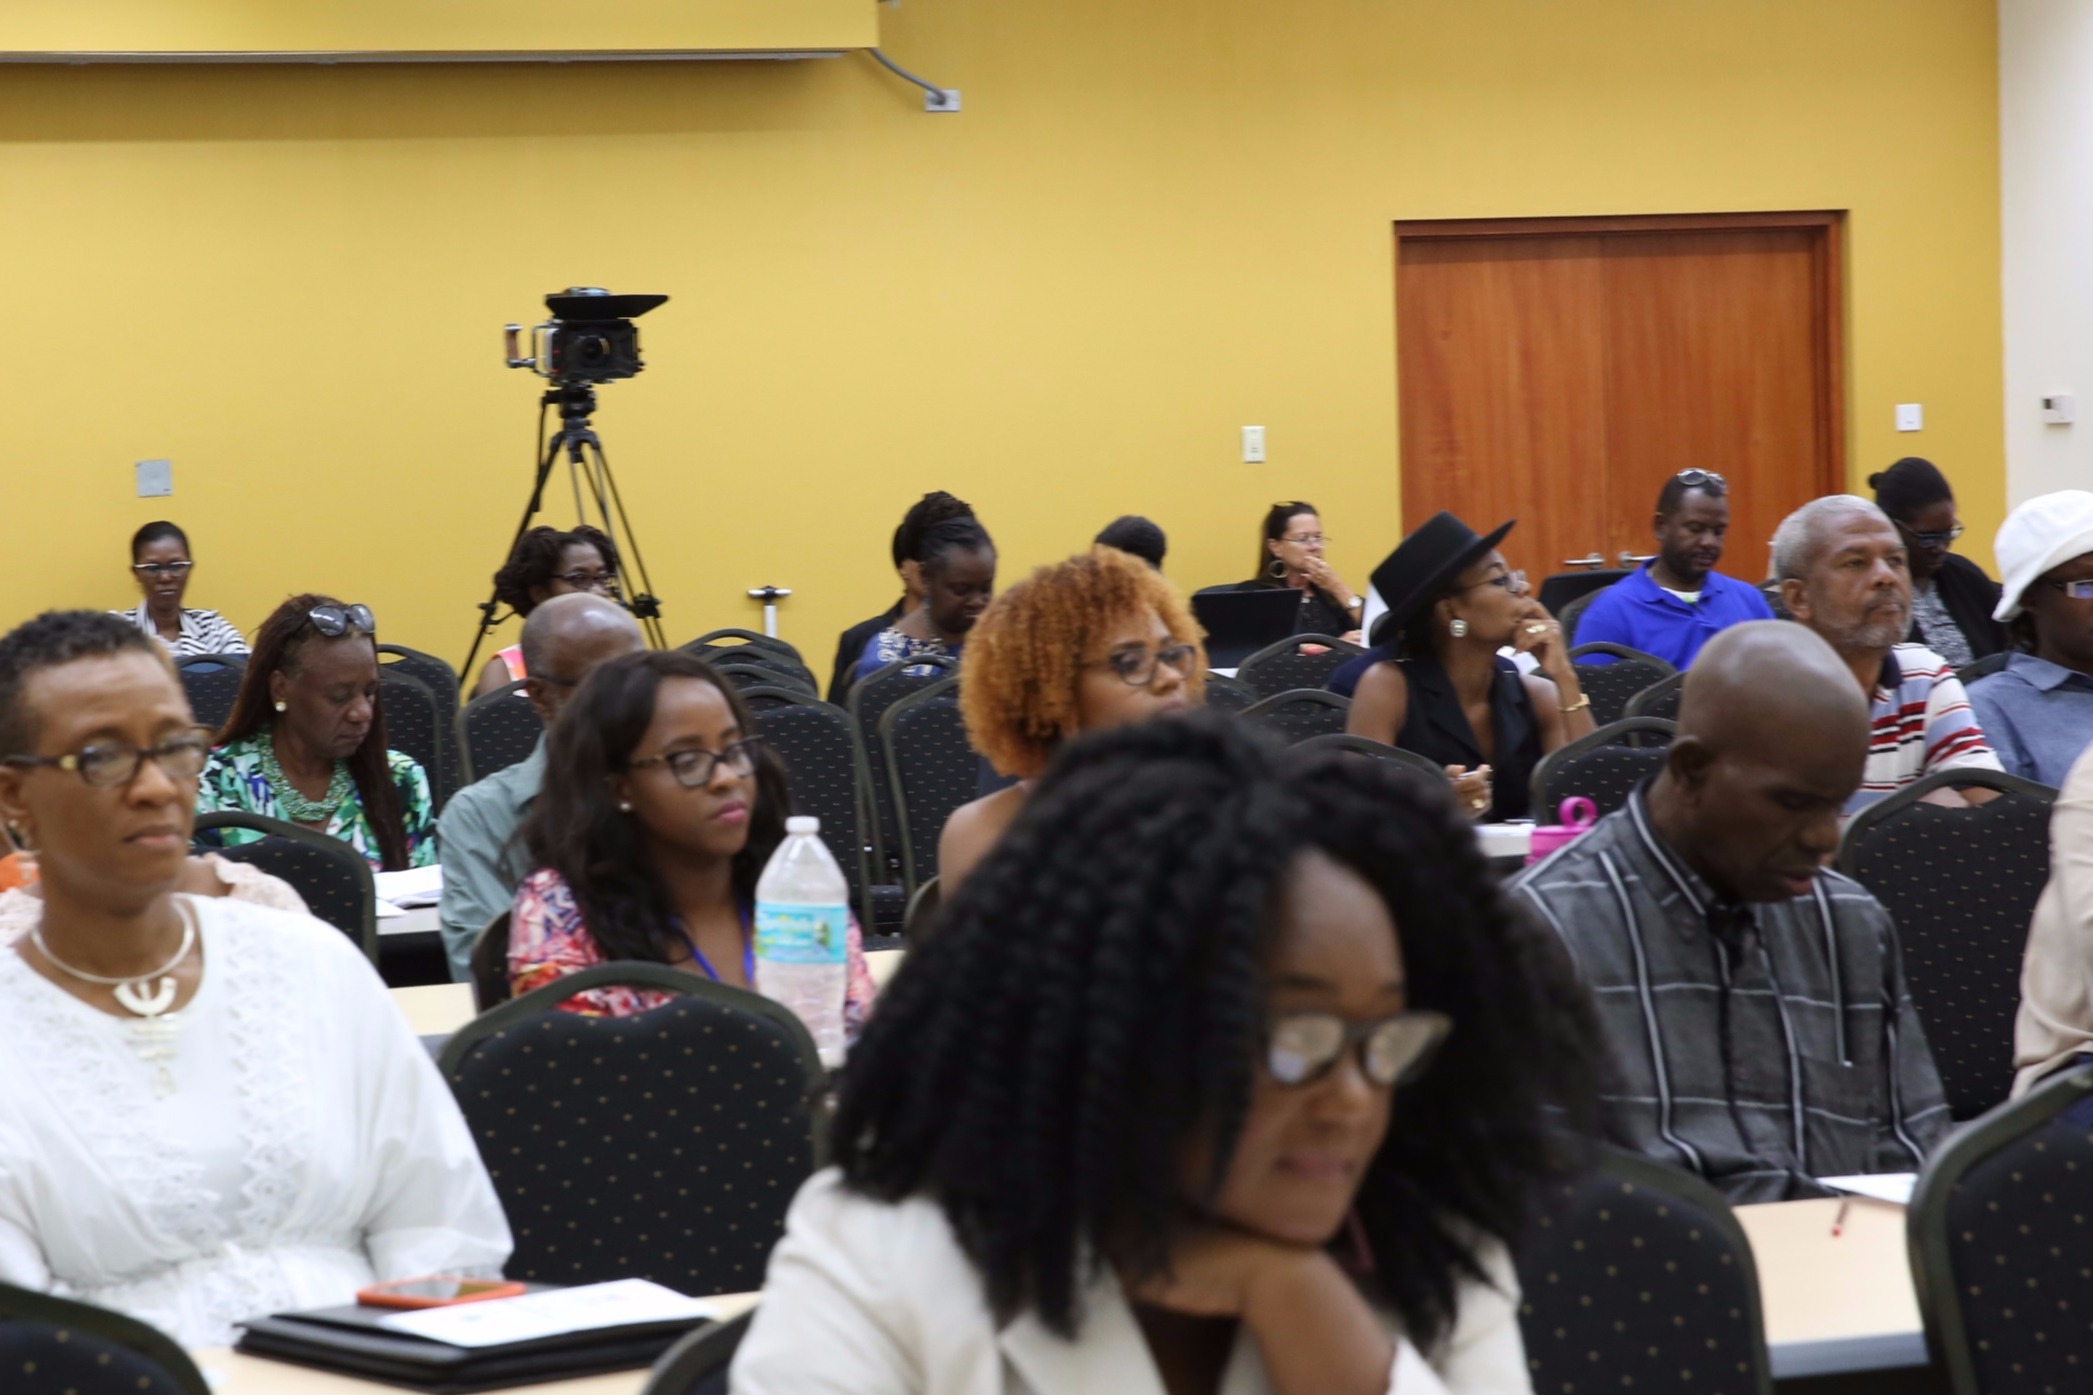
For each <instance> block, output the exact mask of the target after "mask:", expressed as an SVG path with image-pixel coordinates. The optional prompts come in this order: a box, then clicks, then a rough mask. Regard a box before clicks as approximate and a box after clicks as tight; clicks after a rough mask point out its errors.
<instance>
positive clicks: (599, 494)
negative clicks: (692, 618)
mask: <svg viewBox="0 0 2093 1395" xmlns="http://www.w3.org/2000/svg"><path fill="white" fill-rule="evenodd" d="M588 445H589V447H590V448H591V449H593V450H594V451H595V453H596V460H595V464H596V466H597V467H598V468H597V469H596V470H594V471H591V472H590V474H589V488H590V489H591V490H592V491H593V492H594V493H595V495H596V507H597V508H598V509H599V510H601V511H602V513H603V524H604V531H606V532H608V533H610V534H611V536H612V538H613V539H615V538H616V537H617V535H618V533H619V532H623V533H624V534H625V541H624V544H623V545H624V547H625V549H626V554H625V555H626V556H628V557H630V558H631V559H632V569H633V571H634V572H635V573H636V574H637V575H638V577H639V583H640V589H639V594H638V595H636V596H634V597H633V598H632V599H633V602H634V613H635V614H638V615H640V623H641V624H642V625H644V626H645V627H646V631H647V641H648V643H650V644H652V645H653V646H654V647H655V648H656V649H666V648H668V647H669V643H668V636H667V634H666V633H665V632H664V631H663V629H662V626H661V602H660V601H659V600H658V599H656V597H655V595H654V582H653V579H652V578H651V577H649V576H648V575H647V559H646V558H644V557H642V556H641V555H640V540H639V535H638V534H637V533H634V532H633V531H632V520H631V519H630V518H629V517H627V516H626V513H625V499H624V496H623V495H621V494H620V493H619V492H618V477H617V476H616V475H614V474H612V473H611V469H610V457H609V456H607V455H605V454H604V453H603V442H601V441H599V440H596V439H594V437H593V436H592V437H591V438H590V440H589V442H588ZM606 487H607V488H608V489H609V490H610V498H609V500H607V501H606V500H605V499H604V497H603V491H604V489H605V488H606ZM613 510H615V511H616V518H617V523H616V526H615V527H613V526H612V523H611V519H612V513H613ZM642 611H644V612H646V613H645V614H640V612H642Z"/></svg>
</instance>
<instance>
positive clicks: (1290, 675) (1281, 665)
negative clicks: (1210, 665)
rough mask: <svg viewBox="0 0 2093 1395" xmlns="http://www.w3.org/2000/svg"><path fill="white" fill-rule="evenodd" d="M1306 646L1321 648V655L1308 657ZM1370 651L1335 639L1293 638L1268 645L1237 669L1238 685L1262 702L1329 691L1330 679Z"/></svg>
mask: <svg viewBox="0 0 2093 1395" xmlns="http://www.w3.org/2000/svg"><path fill="white" fill-rule="evenodd" d="M1304 644H1309V645H1316V646H1319V647H1320V648H1321V650H1322V652H1321V653H1319V654H1304V653H1302V652H1301V646H1302V645H1304ZM1365 652H1366V651H1365V650H1364V649H1361V648H1360V647H1359V646H1358V645H1356V644H1352V643H1349V642H1348V641H1345V640H1342V639H1339V638H1337V637H1336V636H1335V635H1313V634H1311V635H1293V636H1291V637H1290V638H1287V639H1282V640H1280V641H1279V642H1278V643H1277V644H1268V645H1266V646H1265V647H1264V648H1262V649H1260V650H1258V651H1257V652H1256V653H1255V654H1252V655H1251V656H1250V657H1249V658H1247V659H1245V660H1243V662H1242V663H1240V664H1238V665H1237V666H1236V671H1235V676H1236V681H1237V682H1239V683H1242V684H1243V685H1244V686H1246V687H1248V688H1249V689H1250V691H1252V692H1254V693H1256V694H1257V695H1258V697H1260V698H1268V697H1276V696H1278V695H1279V694H1280V693H1290V692H1293V691H1294V690H1295V689H1297V688H1323V687H1328V686H1329V683H1330V675H1331V674H1333V673H1335V672H1337V670H1338V669H1340V668H1342V667H1344V665H1345V664H1347V663H1348V662H1350V661H1351V658H1352V656H1353V655H1355V654H1364V653H1365Z"/></svg>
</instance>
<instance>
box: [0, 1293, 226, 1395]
mask: <svg viewBox="0 0 2093 1395" xmlns="http://www.w3.org/2000/svg"><path fill="white" fill-rule="evenodd" d="M0 1390H5V1391H6V1392H7V1395H104V1392H108V1393H109V1395H114V1392H117V1391H121V1392H123V1395H211V1387H210V1384H209V1383H208V1382H207V1381H205V1380H204V1377H203V1372H201V1371H199V1370H198V1369H197V1368H196V1363H195V1362H194V1361H193V1360H191V1359H190V1357H189V1353H187V1352H186V1351H183V1350H182V1348H181V1347H180V1346H179V1345H177V1344H176V1342H175V1340H174V1339H173V1338H172V1337H169V1336H168V1335H167V1334H166V1333H164V1332H162V1331H160V1330H159V1329H158V1328H155V1327H149V1326H147V1325H146V1324H145V1323H142V1322H140V1321H138V1320H137V1319H136V1318H131V1317H126V1316H124V1315H123V1314H122V1313H116V1312H111V1311H110V1310H109V1309H107V1308H98V1307H95V1306H94V1305H93V1304H91V1303H81V1302H78V1301H76V1300H74V1299H71V1298H59V1297H56V1296H55V1295H52V1294H48V1293H38V1292H35V1291H34V1290H31V1289H26V1288H17V1287H16V1286H15V1285H13V1284H0Z"/></svg>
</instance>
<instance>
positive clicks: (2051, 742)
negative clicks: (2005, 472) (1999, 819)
mask: <svg viewBox="0 0 2093 1395" xmlns="http://www.w3.org/2000/svg"><path fill="white" fill-rule="evenodd" d="M1992 552H1993V554H1994V555H1995V556H1997V558H1998V559H1999V571H2000V572H2001V573H2002V574H2003V575H2004V576H2005V578H2006V584H2005V586H2004V587H2003V588H2002V590H2001V594H2000V597H1999V608H1998V614H1999V618H2000V619H2001V620H2003V621H2005V622H2006V629H2007V633H2008V634H2009V635H2010V636H2011V637H2012V642H2013V652H2012V653H2011V654H2010V655H2008V656H2007V658H2006V662H2005V667H2003V668H2001V669H1999V670H1998V671H1997V672H1995V673H1991V674H1987V675H1985V676H1984V677H1982V678H1979V679H1977V680H1976V681H1975V682H1974V683H1971V684H1970V685H1969V702H1970V710H1971V711H1972V712H1973V713H1974V714H1975V715H1976V719H1977V725H1978V726H1980V727H1982V728H1983V730H1984V739H1985V740H1986V741H1987V742H1988V743H1989V744H1990V746H1991V749H1992V750H1994V751H1996V752H1997V753H1998V758H1999V764H2000V765H2002V766H2004V767H2005V769H2006V772H2007V773H2008V774H2012V775H2019V776H2022V777H2023V778H2025V779H2029V780H2035V781H2039V782H2040V783H2042V784H2045V785H2048V786H2049V787H2050V788H2052V789H2061V788H2063V785H2064V780H2065V777H2066V776H2068V775H2069V774H2070V773H2071V767H2072V766H2073V765H2074V764H2076V763H2077V761H2078V758H2079V756H2080V755H2081V754H2082V753H2083V752H2084V751H2085V750H2086V748H2087V746H2088V745H2093V493H2088V492H2087V491H2086V490H2083V489H2060V490H2058V491H2057V492H2056V493H2054V494H2043V495H2039V496H2037V497H2036V498H2033V499H2030V500H2028V501H2027V502H2026V503H2024V504H2022V505H2021V506H2020V507H2019V508H2017V509H2015V510H2013V512H2012V513H2010V514H2008V515H2006V521H2005V522H2004V523H2003V524H2001V525H2000V526H1999V532H1998V540H1997V542H1996V543H1994V544H1993V546H1992ZM2060 807H2061V806H2060ZM2059 823H2060V824H2061V815H2060V816H2059Z"/></svg>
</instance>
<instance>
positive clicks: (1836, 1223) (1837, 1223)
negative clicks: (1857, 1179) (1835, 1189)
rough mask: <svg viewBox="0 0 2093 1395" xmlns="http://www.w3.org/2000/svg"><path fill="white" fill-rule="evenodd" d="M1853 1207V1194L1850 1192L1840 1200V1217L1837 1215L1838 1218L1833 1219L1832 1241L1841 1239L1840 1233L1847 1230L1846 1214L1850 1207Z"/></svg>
mask: <svg viewBox="0 0 2093 1395" xmlns="http://www.w3.org/2000/svg"><path fill="white" fill-rule="evenodd" d="M1852 1205H1853V1193H1851V1192H1848V1193H1846V1195H1844V1196H1842V1197H1840V1198H1839V1214H1838V1215H1836V1216H1834V1217H1833V1218H1832V1222H1831V1238H1832V1239H1834V1240H1836V1239H1838V1238H1839V1232H1840V1231H1842V1230H1844V1229H1845V1228H1846V1212H1847V1210H1848V1208H1850V1207H1851V1206H1852Z"/></svg>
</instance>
